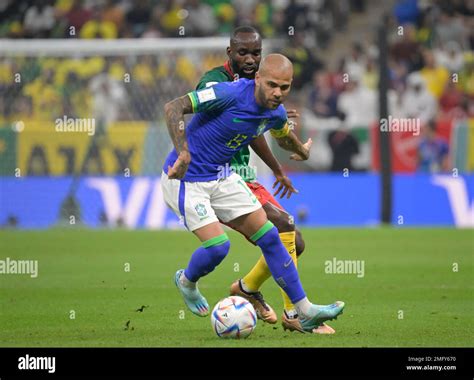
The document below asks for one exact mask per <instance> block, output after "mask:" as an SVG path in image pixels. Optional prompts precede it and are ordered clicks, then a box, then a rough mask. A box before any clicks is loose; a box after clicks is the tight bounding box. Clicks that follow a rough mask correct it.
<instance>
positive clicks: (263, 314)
mask: <svg viewBox="0 0 474 380" xmlns="http://www.w3.org/2000/svg"><path fill="white" fill-rule="evenodd" d="M240 281H241V280H236V281H234V282H233V283H232V285H231V286H230V295H231V296H240V297H243V298H245V299H246V300H247V301H249V302H250V303H251V304H252V306H253V308H254V309H255V312H256V313H257V318H258V319H261V320H262V321H263V322H267V323H271V324H274V323H276V322H277V316H276V313H275V312H274V311H273V309H272V307H271V306H270V305H269V304H268V303H266V302H265V300H264V299H263V296H262V293H260V292H252V293H248V292H246V291H245V290H243V289H242V285H241V283H240Z"/></svg>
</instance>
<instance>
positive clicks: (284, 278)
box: [161, 54, 344, 332]
mask: <svg viewBox="0 0 474 380" xmlns="http://www.w3.org/2000/svg"><path fill="white" fill-rule="evenodd" d="M292 78H293V67H292V64H291V62H290V61H289V60H288V59H287V58H286V57H284V56H282V55H280V54H270V55H268V56H267V57H265V58H264V59H263V60H262V61H261V64H260V68H259V71H258V72H257V74H256V75H255V80H247V79H240V80H238V81H235V82H222V83H218V84H216V85H214V86H212V87H209V88H206V89H203V90H199V91H192V92H190V93H189V94H187V95H185V96H182V97H180V98H177V99H175V100H173V101H171V102H169V103H167V104H166V105H165V118H166V124H167V126H168V130H169V133H170V136H171V139H172V141H173V144H174V147H175V148H174V150H173V151H172V152H171V153H170V154H169V155H168V157H167V159H166V161H165V164H164V168H163V173H162V178H161V184H162V187H163V196H164V199H165V202H166V203H167V204H168V206H169V207H171V208H172V209H173V211H174V212H175V213H176V214H177V215H179V216H181V217H182V218H183V221H184V223H185V225H186V227H187V228H188V229H189V230H190V231H192V232H193V233H194V234H195V235H196V236H197V238H198V239H199V240H200V241H201V242H202V246H201V247H199V248H198V249H197V250H196V251H195V252H194V253H193V254H192V256H191V259H190V261H189V263H188V266H187V267H186V269H181V270H178V271H177V272H176V275H175V283H176V286H177V287H178V289H179V291H180V292H181V295H182V296H183V298H184V301H185V303H186V305H187V306H188V307H189V309H190V310H191V311H192V312H193V313H194V314H196V315H199V316H206V315H207V314H208V313H209V304H208V303H207V301H206V299H205V298H204V297H203V296H202V294H201V293H200V291H199V289H198V286H197V282H198V280H199V279H200V278H201V277H203V276H205V275H206V274H208V273H210V272H212V271H213V270H214V268H215V267H216V266H217V265H219V263H220V262H221V261H222V260H223V259H224V258H225V256H226V255H227V253H228V252H229V249H230V242H229V239H228V237H227V234H226V233H225V232H224V230H223V229H222V226H221V224H220V223H219V220H221V221H222V222H225V223H227V224H229V225H231V226H232V227H233V228H234V229H236V230H237V231H240V232H241V233H242V234H244V235H245V236H247V237H248V238H249V239H250V240H252V241H253V242H255V244H256V245H257V246H258V247H260V249H261V250H262V253H263V255H264V257H265V260H266V262H267V265H268V267H269V269H270V272H271V273H272V276H273V278H274V280H275V281H276V282H277V284H278V285H279V286H280V287H281V288H282V289H283V290H284V291H285V292H286V293H287V294H288V297H289V298H290V299H291V301H292V303H293V304H294V305H295V308H296V311H297V313H298V316H299V319H300V323H301V326H302V328H303V330H304V331H307V332H312V330H313V329H314V328H317V327H318V326H320V325H321V324H322V323H323V322H324V321H326V320H331V319H334V318H336V317H337V316H338V315H339V314H341V313H342V310H343V308H344V303H343V302H341V301H337V302H335V303H333V304H331V305H316V304H312V303H311V302H310V301H309V300H308V298H307V297H306V294H305V292H304V290H303V287H302V285H301V282H300V279H299V275H298V272H297V270H296V266H295V265H294V263H293V260H292V258H291V256H290V255H289V254H288V251H287V250H286V249H285V247H284V245H283V244H282V242H281V240H280V237H279V235H278V230H277V229H276V228H275V226H273V224H272V223H271V222H270V221H268V219H267V216H266V214H265V212H264V211H263V209H262V206H261V204H260V203H259V202H258V200H257V198H256V197H255V196H254V195H253V194H252V192H251V191H250V190H249V188H248V187H247V185H246V184H245V182H244V181H243V180H242V178H241V177H240V176H239V175H238V174H236V173H234V172H232V171H231V172H230V173H229V172H228V171H227V170H226V168H228V167H229V163H230V161H231V159H232V157H233V156H234V155H235V153H236V152H237V151H238V150H239V149H241V148H242V147H244V146H247V145H248V144H249V143H250V142H251V141H252V140H253V139H255V138H257V137H258V136H260V135H262V134H263V133H265V132H266V131H268V130H270V131H271V133H272V135H273V136H274V137H275V138H277V139H279V140H280V141H279V145H280V146H282V147H284V148H286V149H287V150H289V151H292V152H294V153H295V154H296V155H298V157H299V158H300V159H308V157H309V151H308V149H307V148H306V147H305V146H304V145H303V144H302V143H301V142H300V141H299V140H298V139H297V138H296V136H295V134H294V133H293V132H292V131H291V130H290V129H289V127H288V124H287V115H286V111H285V108H284V107H283V105H282V104H281V103H282V102H283V101H284V99H285V98H286V96H287V95H288V93H289V91H290V88H291V81H292ZM188 113H196V115H195V116H194V117H193V118H192V120H191V121H190V123H189V125H188V126H187V127H185V123H184V119H183V117H184V115H185V114H188Z"/></svg>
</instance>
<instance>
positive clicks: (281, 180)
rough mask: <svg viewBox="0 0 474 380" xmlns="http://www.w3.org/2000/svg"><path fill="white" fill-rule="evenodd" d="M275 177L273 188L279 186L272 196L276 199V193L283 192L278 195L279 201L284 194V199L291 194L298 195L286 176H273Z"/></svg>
mask: <svg viewBox="0 0 474 380" xmlns="http://www.w3.org/2000/svg"><path fill="white" fill-rule="evenodd" d="M275 177H276V181H275V183H274V184H273V188H275V187H276V185H278V184H280V186H279V187H278V189H277V190H276V191H275V192H274V193H273V196H274V197H276V196H277V195H278V193H279V192H280V191H282V190H283V192H282V193H281V194H280V199H281V198H283V197H284V196H285V195H286V194H288V195H287V196H286V198H287V199H288V198H290V197H291V195H292V194H293V193H296V194H298V193H299V191H298V190H296V189H295V188H294V187H293V184H292V183H291V180H290V179H289V178H288V177H287V176H286V175H277V176H275Z"/></svg>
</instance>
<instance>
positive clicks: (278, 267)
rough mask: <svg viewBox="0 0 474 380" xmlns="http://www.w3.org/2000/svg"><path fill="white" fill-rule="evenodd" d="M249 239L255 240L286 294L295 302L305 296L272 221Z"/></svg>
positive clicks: (294, 268) (293, 265) (295, 270)
mask: <svg viewBox="0 0 474 380" xmlns="http://www.w3.org/2000/svg"><path fill="white" fill-rule="evenodd" d="M250 240H252V241H253V242H255V244H257V245H258V246H259V247H260V249H261V250H262V252H263V256H264V257H265V261H266V262H267V265H268V268H269V269H270V272H271V273H272V276H273V278H274V279H275V281H276V282H277V284H278V285H279V286H280V287H281V288H282V289H283V290H284V291H285V292H286V294H288V297H289V298H290V299H291V302H292V303H293V304H295V303H296V302H298V301H301V300H302V299H304V298H305V297H306V294H305V292H304V290H303V286H302V285H301V282H300V278H299V275H298V271H297V269H296V266H295V264H294V263H293V260H292V259H291V256H290V255H289V254H288V251H287V250H286V248H285V246H284V245H283V243H282V242H281V240H280V236H279V235H278V230H277V229H276V227H275V226H274V225H273V223H272V222H270V221H267V223H265V224H264V225H263V226H262V227H261V228H260V229H259V230H258V231H257V232H256V233H255V234H254V235H253V236H251V237H250Z"/></svg>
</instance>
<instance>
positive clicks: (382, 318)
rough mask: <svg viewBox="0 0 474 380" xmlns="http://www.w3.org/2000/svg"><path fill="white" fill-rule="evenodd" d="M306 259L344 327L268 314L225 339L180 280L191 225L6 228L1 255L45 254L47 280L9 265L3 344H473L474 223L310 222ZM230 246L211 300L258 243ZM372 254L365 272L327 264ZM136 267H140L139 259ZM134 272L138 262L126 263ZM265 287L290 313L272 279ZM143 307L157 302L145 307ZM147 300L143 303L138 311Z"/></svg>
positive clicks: (209, 283) (0, 303)
mask: <svg viewBox="0 0 474 380" xmlns="http://www.w3.org/2000/svg"><path fill="white" fill-rule="evenodd" d="M303 234H304V237H305V240H306V252H305V253H304V254H303V256H302V258H301V260H300V262H299V271H300V275H301V278H302V282H303V285H304V287H305V290H306V292H307V294H308V296H309V298H310V299H311V300H312V301H313V302H317V303H330V302H332V301H335V300H339V299H340V300H343V301H345V302H346V309H345V311H344V314H343V315H342V316H341V317H340V318H338V320H337V321H331V322H330V323H329V324H330V325H331V326H333V327H334V328H335V329H336V331H337V332H336V334H335V335H333V336H319V335H318V336H317V335H310V334H300V333H297V332H293V333H289V332H284V331H283V329H282V327H281V325H280V324H279V323H278V324H276V325H268V324H263V323H262V322H261V321H259V322H258V325H257V328H256V329H255V331H254V333H253V334H252V335H251V336H250V337H249V338H248V339H245V340H241V341H236V340H223V339H219V338H218V337H217V336H216V335H215V334H214V332H213V331H212V329H211V324H210V318H209V317H206V318H199V317H197V316H194V315H193V314H191V312H189V311H188V310H187V309H186V307H185V305H184V302H183V301H182V299H181V297H180V295H179V293H178V291H177V289H176V288H175V286H174V283H173V277H174V273H175V271H176V270H177V269H179V268H182V267H184V266H185V265H186V263H187V261H188V259H189V257H190V254H191V252H192V251H193V250H194V249H195V248H196V247H197V246H198V242H197V240H196V239H195V237H194V236H193V235H192V234H191V233H189V232H182V231H160V232H151V231H108V230H100V231H90V230H60V229H58V230H54V229H53V230H48V231H34V232H33V231H26V232H17V231H1V232H0V260H5V259H6V258H7V257H9V258H10V259H24V260H25V259H28V260H38V262H39V271H38V277H37V278H31V277H30V276H29V275H18V274H17V275H13V274H0V346H2V347H12V346H28V347H38V346H40V347H56V346H58V347H84V346H92V347H97V346H101V347H104V346H105V347H111V346H120V347H270V346H272V347H343V346H344V347H382V346H384V347H418V346H422V347H443V346H444V347H454V346H472V345H473V343H474V334H473V332H474V327H473V326H474V323H473V322H474V302H473V284H474V281H473V278H474V275H473V274H474V273H473V272H474V271H473V255H474V237H473V235H474V234H473V231H472V230H455V229H442V228H439V229H407V228H406V229H396V228H373V229H349V228H348V229H305V230H303ZM229 235H230V238H231V252H230V254H229V256H228V257H227V258H226V259H225V260H224V262H223V263H222V264H221V265H220V266H219V267H218V268H217V269H216V270H215V271H214V272H213V273H211V274H210V275H208V276H207V277H205V278H203V279H202V280H201V282H200V289H201V290H202V292H203V293H204V295H205V296H206V297H207V299H208V301H209V303H210V305H211V307H213V305H214V304H215V303H216V302H217V301H218V300H219V299H221V298H223V297H225V296H226V295H227V294H228V288H229V285H230V284H231V282H232V281H233V280H235V279H236V278H238V277H241V276H243V275H244V274H245V273H246V272H247V271H248V270H249V269H250V268H251V266H252V265H253V264H254V262H255V261H256V260H257V258H258V255H259V250H258V249H256V248H255V247H253V246H251V245H250V244H249V243H248V242H247V241H245V240H244V239H243V238H242V237H241V236H240V235H239V234H237V233H234V232H229ZM334 257H335V258H337V259H340V260H364V263H365V268H364V269H365V273H364V277H361V278H358V277H357V275H356V274H327V273H325V261H326V260H332V259H333V258H334ZM128 265H129V267H128ZM127 269H129V271H127ZM262 291H263V294H264V296H265V297H266V299H267V301H268V302H269V303H270V304H271V305H272V306H273V307H274V309H275V310H276V311H277V314H278V317H279V318H280V317H281V312H282V301H281V297H280V294H279V291H278V289H277V286H276V284H275V283H274V282H273V280H272V279H270V280H269V281H267V283H266V284H265V285H264V287H263V289H262ZM142 306H146V307H144V308H142ZM138 309H141V310H142V311H137V310H138Z"/></svg>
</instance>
